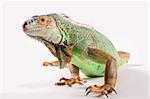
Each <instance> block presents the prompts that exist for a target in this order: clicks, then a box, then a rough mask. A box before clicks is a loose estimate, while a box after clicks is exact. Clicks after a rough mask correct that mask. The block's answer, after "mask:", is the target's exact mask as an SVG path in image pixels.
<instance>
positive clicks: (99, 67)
mask: <svg viewBox="0 0 150 99" xmlns="http://www.w3.org/2000/svg"><path fill="white" fill-rule="evenodd" d="M72 63H73V64H74V65H76V66H77V67H78V68H79V69H80V70H81V71H82V72H83V73H84V74H85V75H86V76H89V77H90V76H91V77H92V76H103V75H104V70H105V64H101V63H96V62H94V61H92V60H90V59H88V58H84V57H78V56H76V55H73V56H72Z"/></svg>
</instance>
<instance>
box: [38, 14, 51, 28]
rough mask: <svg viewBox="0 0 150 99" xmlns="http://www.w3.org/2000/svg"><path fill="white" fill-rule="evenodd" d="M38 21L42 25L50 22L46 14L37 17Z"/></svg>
mask: <svg viewBox="0 0 150 99" xmlns="http://www.w3.org/2000/svg"><path fill="white" fill-rule="evenodd" d="M37 21H38V23H39V24H40V25H43V26H47V25H48V24H50V19H49V18H48V17H47V16H41V17H39V18H38V20H37Z"/></svg>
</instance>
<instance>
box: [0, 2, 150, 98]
mask: <svg viewBox="0 0 150 99" xmlns="http://www.w3.org/2000/svg"><path fill="white" fill-rule="evenodd" d="M53 12H55V13H57V12H58V13H65V14H67V15H69V16H70V17H71V18H72V19H74V20H77V21H78V22H81V23H85V24H89V25H91V26H93V27H95V28H96V29H97V30H98V31H100V32H102V33H103V34H105V35H106V36H107V37H108V38H109V39H110V40H111V41H112V42H113V44H114V45H115V46H116V48H117V49H118V50H123V51H127V52H129V53H130V54H131V59H130V61H129V64H130V65H125V66H124V67H123V68H122V69H121V70H120V71H119V74H118V75H119V77H118V85H117V90H118V93H120V94H119V95H117V96H114V95H113V96H112V97H114V98H119V97H122V98H123V97H128V98H131V97H132V99H133V97H139V99H143V97H146V95H147V87H148V86H147V73H146V69H147V67H148V66H147V53H148V52H147V36H148V33H147V4H146V2H58V1H56V2H3V14H2V15H3V24H1V26H2V27H3V32H2V37H1V41H2V45H1V47H2V48H3V49H2V63H1V65H0V67H1V76H0V77H1V79H0V80H1V81H0V83H1V86H0V89H2V90H1V92H2V93H4V94H3V95H2V96H3V97H5V98H9V96H10V97H15V98H16V97H22V96H23V97H30V96H32V98H33V97H36V98H39V97H40V96H41V97H43V96H44V97H45V98H46V97H47V98H49V97H57V98H60V97H64V98H70V97H74V98H79V97H80V98H88V97H85V96H84V95H85V92H84V91H85V88H86V87H87V86H89V85H90V84H94V83H98V82H102V81H103V78H97V79H90V80H89V82H88V83H87V84H86V85H85V86H78V85H76V86H74V87H73V88H68V87H67V86H65V87H57V86H54V83H55V82H57V81H58V79H59V78H60V77H62V76H65V77H66V76H67V77H69V72H68V71H67V70H66V69H65V70H59V69H58V68H45V67H42V62H43V61H45V60H51V61H52V60H54V59H55V58H54V57H53V56H52V54H51V53H50V52H49V51H48V49H47V48H46V47H45V46H44V45H43V44H41V43H38V42H37V41H35V40H32V39H30V38H28V37H27V36H26V35H25V33H23V31H22V24H23V22H24V21H25V20H27V19H29V18H31V17H32V16H33V15H41V14H49V13H53ZM82 77H84V75H83V74H82ZM66 91H67V92H66ZM37 93H38V95H37ZM91 97H93V96H89V98H91ZM140 97H142V98H140Z"/></svg>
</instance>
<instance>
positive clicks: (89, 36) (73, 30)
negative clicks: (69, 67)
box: [50, 14, 124, 76]
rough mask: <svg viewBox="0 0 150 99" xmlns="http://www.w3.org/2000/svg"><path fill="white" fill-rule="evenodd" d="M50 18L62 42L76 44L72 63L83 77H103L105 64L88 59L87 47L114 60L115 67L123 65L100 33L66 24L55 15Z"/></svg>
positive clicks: (111, 46)
mask: <svg viewBox="0 0 150 99" xmlns="http://www.w3.org/2000/svg"><path fill="white" fill-rule="evenodd" d="M50 16H52V17H53V18H54V19H55V21H56V24H57V27H58V28H59V30H60V31H61V32H60V33H62V35H63V40H62V42H63V41H65V40H67V41H68V42H69V43H70V44H76V46H75V48H74V49H73V52H72V63H73V64H75V65H76V66H77V67H79V69H80V70H81V71H82V72H83V73H84V74H85V75H87V76H103V75H104V70H105V64H106V62H104V61H103V60H102V61H101V62H97V61H96V60H93V59H92V57H89V56H88V55H87V48H88V47H93V48H96V49H100V50H102V51H104V52H106V53H107V54H109V55H110V56H112V57H113V58H114V59H116V61H117V66H120V65H122V64H123V63H124V61H123V60H122V59H121V58H120V57H119V54H118V52H117V50H116V49H115V47H114V46H113V44H112V43H111V41H110V40H109V39H108V38H107V37H105V36H104V35H103V34H101V33H100V32H98V31H96V30H95V29H92V28H87V27H82V26H79V25H76V24H73V23H71V22H68V21H67V20H65V19H64V18H63V17H61V16H59V15H57V14H50Z"/></svg>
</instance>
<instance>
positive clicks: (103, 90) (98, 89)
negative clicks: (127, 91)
mask: <svg viewBox="0 0 150 99" xmlns="http://www.w3.org/2000/svg"><path fill="white" fill-rule="evenodd" d="M86 92H87V93H86V96H87V95H88V94H89V93H91V92H93V93H95V94H98V97H99V96H102V95H106V97H107V98H108V94H109V93H112V92H115V93H116V94H117V92H116V91H115V89H114V88H112V87H111V86H110V85H109V84H104V85H103V86H99V85H93V86H89V87H88V88H86Z"/></svg>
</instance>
